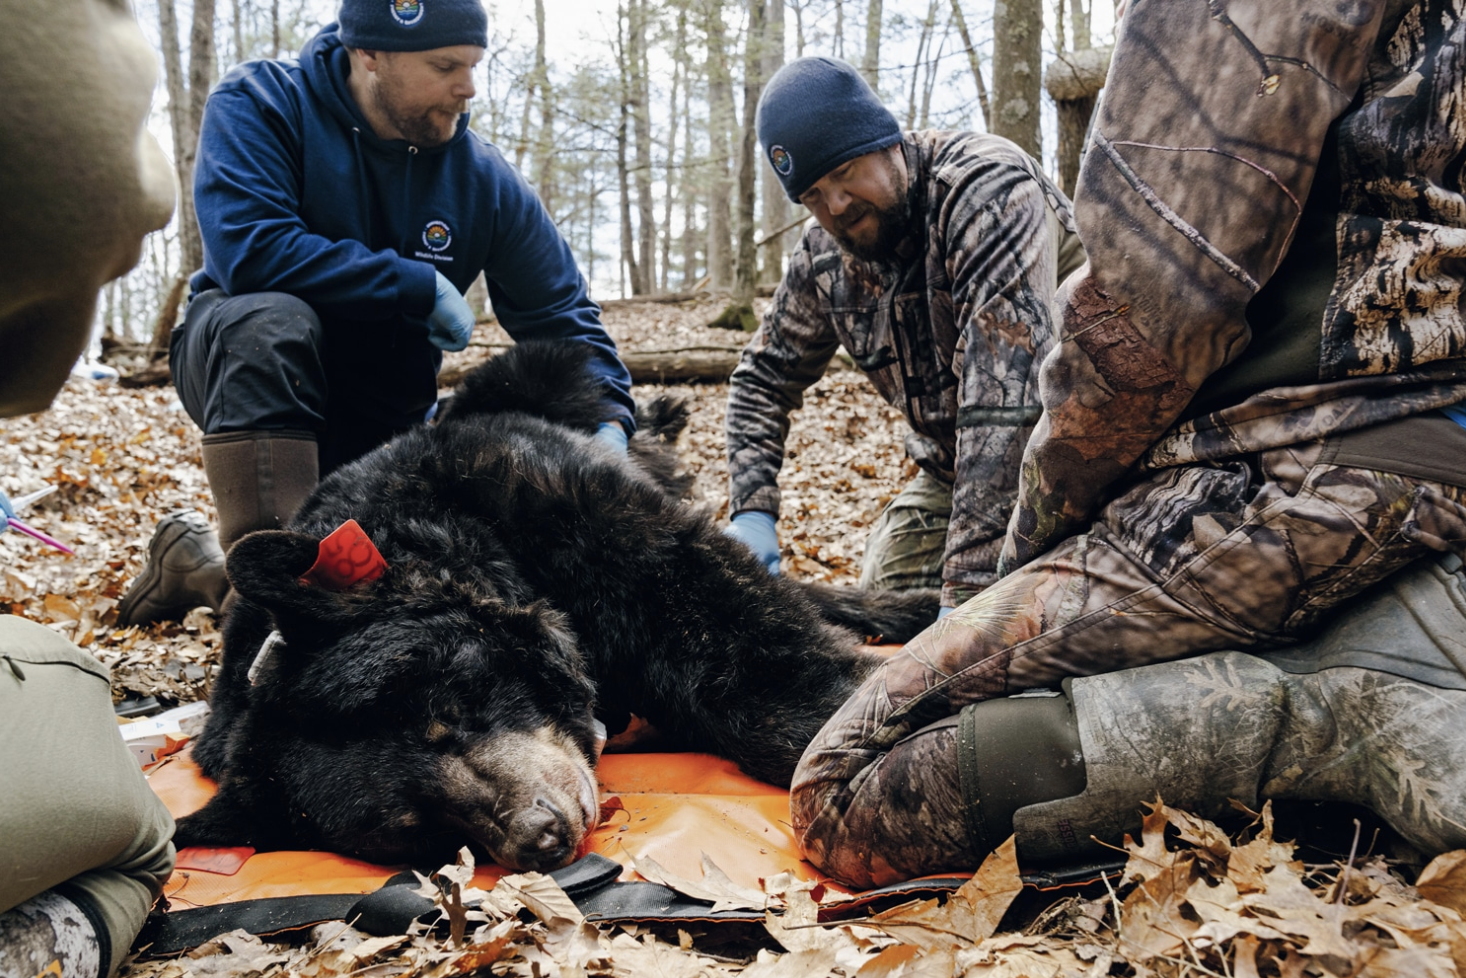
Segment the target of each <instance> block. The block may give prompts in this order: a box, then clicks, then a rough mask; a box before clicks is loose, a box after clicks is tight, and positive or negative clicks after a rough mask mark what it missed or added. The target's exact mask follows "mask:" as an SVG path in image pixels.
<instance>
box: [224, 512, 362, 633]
mask: <svg viewBox="0 0 1466 978" xmlns="http://www.w3.org/2000/svg"><path fill="white" fill-rule="evenodd" d="M320 545H321V542H320V541H319V540H317V539H316V538H314V537H309V536H306V535H305V534H303V533H295V532H293V531H290V530H259V531H256V532H254V533H251V534H248V535H247V536H245V537H243V538H241V539H240V540H239V542H238V543H236V544H235V545H234V546H233V547H231V548H230V549H229V556H228V558H227V560H226V563H225V570H226V571H227V572H228V574H229V583H230V584H232V585H234V590H236V591H238V592H239V594H240V596H241V597H245V598H248V599H250V600H251V601H253V602H255V603H256V604H258V605H261V606H262V607H264V608H267V609H269V610H270V611H271V612H273V613H274V615H275V618H276V620H277V621H280V622H281V623H282V624H284V623H285V622H287V621H297V622H299V621H313V622H322V623H323V622H328V621H334V620H338V619H339V618H341V617H342V616H343V615H348V616H349V615H350V614H351V612H352V611H353V609H354V606H355V604H356V603H355V602H352V601H349V600H348V599H347V596H346V595H344V594H342V593H340V592H336V591H330V590H327V589H326V588H323V587H321V586H320V585H318V584H311V583H307V582H305V581H302V580H301V575H303V574H304V573H305V572H306V571H308V570H310V569H311V566H312V565H313V564H314V563H315V562H316V556H317V554H318V553H319V551H320Z"/></svg>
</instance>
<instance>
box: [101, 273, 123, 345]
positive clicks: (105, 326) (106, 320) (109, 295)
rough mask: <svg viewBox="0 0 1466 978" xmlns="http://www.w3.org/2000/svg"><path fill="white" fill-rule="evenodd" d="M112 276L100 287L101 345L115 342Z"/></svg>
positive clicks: (114, 294)
mask: <svg viewBox="0 0 1466 978" xmlns="http://www.w3.org/2000/svg"><path fill="white" fill-rule="evenodd" d="M118 288H119V283H118V281H117V280H116V279H115V278H114V279H113V280H112V281H110V282H108V283H107V284H106V286H105V287H104V288H103V289H102V346H104V347H105V346H107V344H109V343H113V344H115V343H116V342H117V320H116V316H117V289H118Z"/></svg>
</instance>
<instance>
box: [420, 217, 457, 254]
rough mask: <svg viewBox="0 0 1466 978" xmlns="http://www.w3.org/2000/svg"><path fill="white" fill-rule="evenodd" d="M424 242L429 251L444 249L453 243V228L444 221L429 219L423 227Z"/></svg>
mask: <svg viewBox="0 0 1466 978" xmlns="http://www.w3.org/2000/svg"><path fill="white" fill-rule="evenodd" d="M422 243H423V244H424V245H426V246H427V249H428V250H429V251H442V250H443V249H444V248H446V247H448V246H449V245H450V244H452V243H453V229H452V228H450V227H448V225H447V223H446V222H444V221H429V222H428V226H427V227H425V228H423V232H422Z"/></svg>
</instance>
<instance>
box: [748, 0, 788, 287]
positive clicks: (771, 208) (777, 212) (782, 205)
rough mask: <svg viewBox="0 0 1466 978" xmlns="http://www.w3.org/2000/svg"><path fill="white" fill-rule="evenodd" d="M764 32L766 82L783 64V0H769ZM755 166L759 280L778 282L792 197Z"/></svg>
mask: <svg viewBox="0 0 1466 978" xmlns="http://www.w3.org/2000/svg"><path fill="white" fill-rule="evenodd" d="M764 36H765V40H764V51H763V55H764V56H763V81H764V82H765V83H767V81H768V80H769V79H770V78H772V77H774V72H776V71H778V70H779V69H780V68H782V67H783V66H784V0H767V4H766V9H765V12H764ZM755 155H758V154H755ZM754 166H755V168H756V169H757V170H758V176H759V179H760V180H761V181H762V182H763V199H764V214H763V233H764V237H765V238H766V239H767V243H766V244H765V245H764V253H763V266H762V269H761V271H760V273H759V281H761V282H777V281H779V279H781V278H783V277H784V250H785V249H784V240H785V237H784V235H782V234H775V233H774V232H776V231H777V230H778V229H779V228H782V227H783V226H784V225H786V224H788V223H789V198H788V196H787V195H786V194H785V193H784V185H783V184H781V183H780V182H779V179H778V177H776V176H774V171H773V170H772V169H770V168H769V165H768V164H767V163H765V162H764V161H763V160H759V161H758V162H757V163H755V164H754ZM770 235H772V237H770Z"/></svg>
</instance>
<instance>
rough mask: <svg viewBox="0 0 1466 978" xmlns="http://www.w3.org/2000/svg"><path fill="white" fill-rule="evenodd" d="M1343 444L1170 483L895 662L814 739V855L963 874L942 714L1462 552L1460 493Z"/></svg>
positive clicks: (1292, 627) (1234, 643)
mask: <svg viewBox="0 0 1466 978" xmlns="http://www.w3.org/2000/svg"><path fill="white" fill-rule="evenodd" d="M1337 446H1338V443H1337V441H1332V440H1331V441H1319V442H1310V443H1305V444H1301V445H1294V446H1290V447H1288V448H1282V449H1276V450H1272V451H1268V452H1264V453H1261V454H1254V455H1250V456H1246V457H1237V458H1231V459H1226V460H1223V461H1221V462H1218V463H1215V464H1211V465H1193V466H1185V467H1178V468H1172V469H1165V470H1161V471H1158V472H1155V473H1153V474H1150V475H1149V476H1148V477H1146V478H1144V479H1142V480H1141V481H1140V482H1139V483H1138V484H1136V485H1135V486H1133V487H1132V488H1131V489H1130V490H1129V491H1128V492H1126V493H1125V494H1124V495H1122V496H1121V497H1119V498H1118V499H1116V500H1115V501H1113V502H1112V503H1110V505H1109V506H1107V507H1106V508H1105V510H1104V511H1103V512H1102V513H1101V515H1100V518H1099V520H1098V521H1097V522H1096V523H1095V524H1094V525H1093V526H1092V527H1091V528H1090V530H1089V532H1088V533H1085V534H1082V535H1079V536H1076V537H1073V538H1071V539H1069V540H1066V541H1065V542H1063V543H1062V544H1060V545H1059V546H1058V547H1056V548H1055V549H1054V550H1052V551H1050V552H1049V553H1048V554H1045V555H1044V556H1042V557H1040V558H1039V559H1037V560H1035V561H1034V562H1032V563H1030V564H1028V565H1027V566H1024V567H1022V568H1020V569H1019V570H1017V571H1015V572H1014V573H1012V574H1010V575H1009V576H1007V577H1005V578H1003V579H1002V580H1000V581H999V582H998V583H997V584H995V585H993V586H992V587H991V588H989V589H988V590H987V591H985V592H983V593H982V594H980V595H978V596H977V597H976V598H974V599H972V600H971V601H968V602H967V603H966V604H964V605H962V606H961V607H960V608H958V609H957V611H955V612H954V613H953V614H952V615H950V616H949V617H948V618H946V619H944V620H943V621H939V622H937V623H936V624H935V625H933V626H932V627H931V628H929V629H927V630H926V631H925V632H924V633H923V634H922V635H920V636H918V637H917V638H916V639H915V640H914V641H913V642H911V643H910V644H908V645H907V646H906V648H905V649H903V650H902V651H901V652H899V653H897V654H896V655H895V656H893V657H892V658H891V659H890V660H888V661H887V662H886V663H885V664H884V665H883V666H882V667H881V668H880V669H879V670H878V671H877V672H876V673H875V674H873V675H872V676H871V677H870V678H869V679H868V680H867V681H866V682H865V684H864V685H863V686H862V687H861V688H860V689H859V690H858V691H857V692H856V693H855V695H854V696H853V697H851V699H850V700H849V701H848V702H847V703H846V704H845V705H844V706H843V707H842V708H841V709H840V711H839V712H838V713H836V715H835V716H834V717H832V718H831V719H830V721H829V722H828V723H826V724H825V726H824V729H822V730H821V731H820V733H819V734H818V735H817V736H816V737H815V740H814V742H813V743H812V744H811V745H810V747H809V749H808V750H807V751H806V752H805V754H804V758H803V760H802V761H801V762H800V765H799V769H798V771H797V772H796V774H795V777H794V786H793V789H792V793H791V807H792V814H793V823H794V828H795V832H796V834H797V836H798V837H799V839H800V843H801V845H802V847H803V849H804V852H805V854H806V856H807V858H809V860H810V861H811V862H813V863H815V864H816V865H817V866H820V867H821V868H822V869H824V870H825V871H826V872H828V873H830V874H831V875H832V876H835V877H837V878H839V879H841V880H845V881H847V882H850V883H853V884H855V885H858V886H873V885H879V884H884V883H888V882H891V881H893V880H896V879H903V878H907V877H911V876H917V875H921V874H924V873H933V872H939V871H942V870H952V869H959V868H968V869H970V868H972V866H973V865H975V862H976V860H975V858H974V855H973V854H972V853H971V852H970V844H969V842H968V839H967V834H966V830H965V827H964V825H965V823H964V820H963V815H962V795H961V791H960V788H959V785H958V773H957V772H958V765H957V759H956V758H957V746H956V745H957V727H956V724H955V721H954V718H955V717H956V716H957V714H958V713H959V712H960V711H961V710H962V708H963V707H964V706H966V705H968V704H970V703H974V702H978V701H980V700H984V699H989V698H992V697H997V696H1003V695H1006V694H1009V693H1012V692H1016V691H1019V690H1023V689H1030V688H1035V687H1042V686H1052V685H1054V684H1056V683H1058V682H1059V681H1060V680H1062V679H1064V678H1065V677H1068V676H1083V675H1093V674H1098V673H1105V672H1111V671H1114V670H1117V669H1125V668H1129V667H1132V666H1140V665H1145V664H1148V663H1152V662H1161V661H1166V660H1170V659H1178V658H1182V657H1185V656H1190V655H1195V654H1197V653H1201V652H1211V651H1217V650H1222V649H1248V648H1266V647H1270V646H1275V645H1279V644H1282V643H1284V642H1286V641H1288V640H1289V639H1292V638H1297V637H1299V636H1301V635H1305V634H1307V632H1308V630H1309V629H1310V628H1312V627H1313V626H1314V625H1315V624H1316V623H1317V622H1318V621H1319V619H1320V618H1321V617H1322V616H1324V615H1325V614H1326V613H1327V612H1328V611H1329V610H1330V609H1331V608H1334V607H1335V606H1338V605H1339V604H1341V603H1342V602H1345V601H1348V600H1349V599H1350V598H1351V597H1353V596H1354V595H1356V594H1358V593H1360V592H1361V591H1363V590H1364V589H1365V588H1367V587H1368V586H1370V585H1371V584H1373V583H1375V582H1377V581H1380V580H1382V579H1384V578H1385V577H1387V576H1389V575H1390V574H1393V573H1394V572H1395V571H1397V570H1399V569H1400V568H1402V567H1404V566H1405V565H1407V564H1409V563H1411V562H1412V561H1414V560H1416V559H1417V558H1419V557H1421V556H1423V555H1425V554H1426V553H1428V552H1430V551H1432V550H1445V549H1452V548H1454V549H1458V550H1459V549H1460V548H1461V546H1462V543H1463V541H1466V509H1463V508H1462V504H1463V503H1466V490H1463V489H1461V488H1458V487H1454V486H1445V485H1442V484H1439V483H1433V482H1428V481H1425V480H1422V479H1417V478H1409V477H1405V476H1399V475H1393V474H1390V473H1387V472H1380V471H1375V470H1372V469H1366V468H1358V467H1353V466H1343V465H1337V464H1334V463H1333V458H1334V455H1335V453H1336V452H1337Z"/></svg>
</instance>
